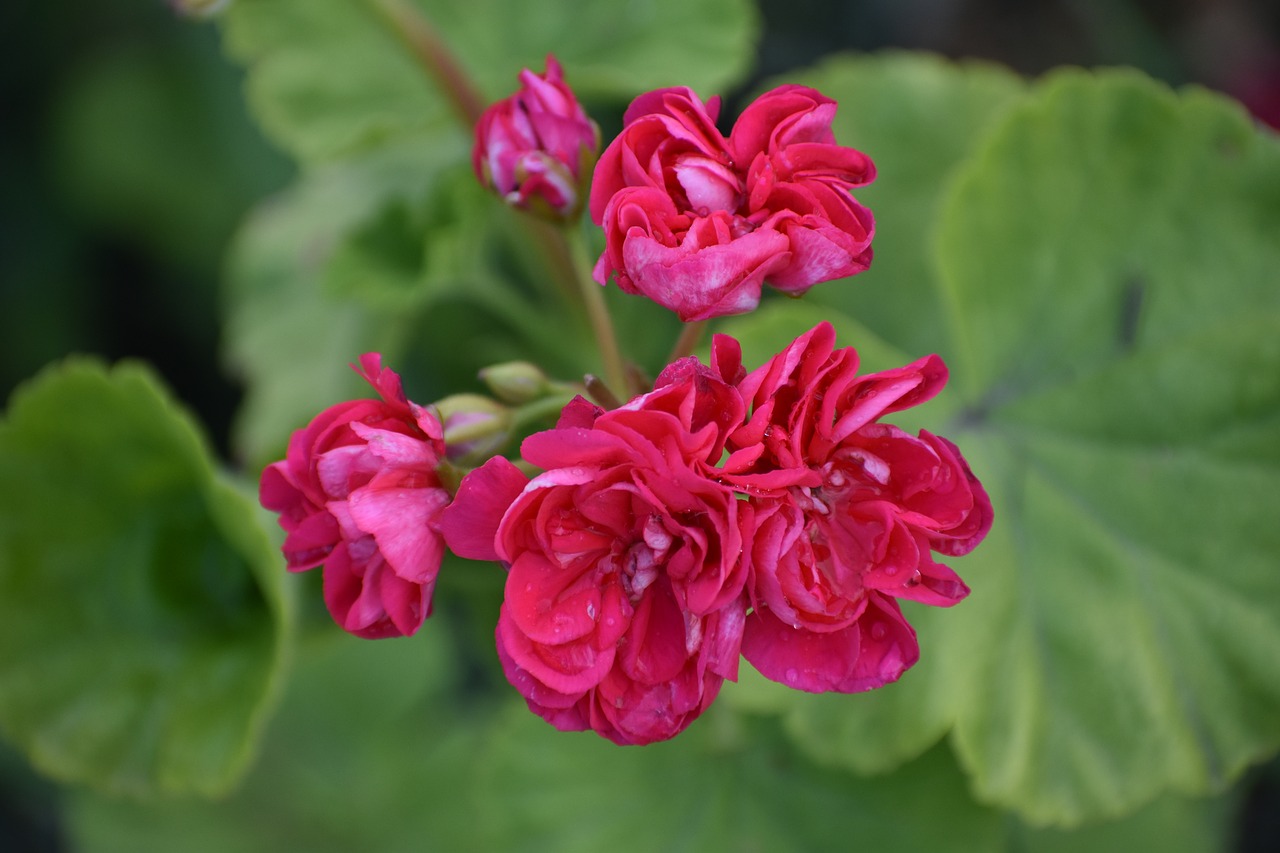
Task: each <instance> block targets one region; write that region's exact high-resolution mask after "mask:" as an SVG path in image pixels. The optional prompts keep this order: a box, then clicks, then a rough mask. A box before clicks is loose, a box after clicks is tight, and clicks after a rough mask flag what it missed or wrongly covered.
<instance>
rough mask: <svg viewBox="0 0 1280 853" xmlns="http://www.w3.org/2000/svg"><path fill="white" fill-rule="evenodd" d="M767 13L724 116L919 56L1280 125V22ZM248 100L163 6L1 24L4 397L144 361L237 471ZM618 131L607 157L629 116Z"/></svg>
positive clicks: (1259, 829)
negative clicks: (235, 263) (1091, 81)
mask: <svg viewBox="0 0 1280 853" xmlns="http://www.w3.org/2000/svg"><path fill="white" fill-rule="evenodd" d="M760 10H761V14H762V17H763V37H762V40H761V42H760V44H759V50H758V57H757V62H756V65H755V69H754V72H753V74H752V75H751V78H750V79H749V80H748V81H747V82H745V83H744V84H742V85H741V86H740V87H739V88H738V89H737V90H736V91H734V92H726V93H724V94H725V95H726V100H727V104H726V110H725V113H726V114H728V115H733V114H736V112H737V108H738V105H739V104H740V103H741V102H742V100H743V98H745V97H746V96H747V95H748V93H750V92H752V91H753V90H754V89H756V88H758V86H759V83H760V81H761V80H763V79H766V78H771V77H774V76H776V75H777V74H779V73H781V72H785V71H787V70H789V69H793V68H797V67H802V66H807V65H810V64H812V63H813V62H814V61H816V60H817V59H818V58H820V57H822V56H824V55H826V54H829V53H833V52H836V51H841V50H850V49H853V50H864V51H870V50H876V49H879V48H884V47H903V48H915V49H925V50H931V51H937V52H939V53H942V54H944V55H947V56H951V57H981V58H987V59H991V60H995V61H997V62H999V63H1003V64H1005V65H1007V66H1009V67H1011V68H1012V69H1014V70H1015V71H1018V72H1021V73H1024V74H1028V75H1037V74H1040V73H1042V72H1044V71H1047V70H1049V69H1050V68H1053V67H1056V66H1059V65H1064V64H1076V65H1085V66H1098V65H1119V64H1124V65H1132V66H1136V67H1138V68H1141V69H1143V70H1145V71H1146V72H1148V73H1149V74H1152V75H1153V76H1156V77H1158V78H1161V79H1164V80H1166V81H1168V82H1170V83H1172V84H1183V83H1188V82H1198V83H1203V84H1205V85H1208V86H1210V87H1212V88H1215V89H1218V90H1220V91H1223V92H1226V93H1228V94H1231V95H1233V96H1235V97H1238V98H1240V99H1241V100H1242V101H1243V102H1244V103H1245V104H1246V105H1247V106H1249V107H1250V109H1252V110H1253V111H1254V114H1255V115H1256V116H1257V117H1258V119H1259V120H1260V121H1263V122H1266V123H1270V124H1271V125H1272V126H1280V8H1278V7H1277V6H1276V4H1271V3H1262V2H1255V3H1247V2H1211V1H1210V0H1202V2H1191V1H1190V0H1184V2H1173V3H1167V2H1157V1H1156V0H1142V2H1138V1H1137V0H1133V2H1108V0H1059V2H1044V3H1021V2H1014V0H906V1H905V2H893V0H878V2H819V0H762V2H761V3H760ZM242 85H243V75H242V72H241V70H240V69H239V68H237V67H236V66H235V65H233V64H232V63H230V62H228V61H227V60H226V59H225V58H224V56H223V54H222V47H221V43H220V39H219V36H218V33H217V31H216V29H215V26H213V25H210V24H207V23H201V22H198V21H193V20H190V19H187V18H184V17H182V16H180V15H178V14H176V13H175V12H174V10H173V9H171V8H170V6H169V5H167V4H166V3H164V2H161V0H154V2H147V1H146V0H134V2H125V0H115V2H111V0H106V2H103V0H98V2H88V0H47V2H35V0H12V1H11V2H8V3H5V4H4V5H3V7H0V123H2V125H3V130H2V131H0V134H2V135H0V144H2V145H3V148H2V149H0V391H2V392H3V395H4V397H5V398H7V397H8V395H9V393H10V392H11V390H12V389H13V388H14V387H15V386H16V385H17V384H18V383H20V382H21V381H23V380H24V379H26V378H28V377H30V376H31V375H33V374H34V373H36V372H37V371H38V370H39V369H40V368H41V367H42V366H43V365H45V364H47V363H49V362H51V361H53V360H55V359H58V358H60V357H61V356H63V355H65V354H67V353H71V352H84V353H95V354H99V355H102V356H104V357H105V358H107V359H110V360H115V359H118V358H121V357H125V356H135V357H140V358H143V359H146V360H148V361H149V362H151V363H152V364H153V365H154V366H155V367H156V369H157V370H158V372H159V373H160V374H161V375H162V376H163V377H164V379H166V380H167V382H168V384H169V386H170V387H171V388H172V389H173V391H174V393H175V394H176V395H177V396H178V397H179V398H181V400H182V401H183V402H185V403H186V404H187V405H188V406H189V407H190V408H191V409H193V410H194V411H195V412H196V413H197V414H198V415H199V417H200V419H201V420H202V421H203V422H204V424H205V425H206V426H207V428H208V429H209V432H210V434H211V436H212V438H213V441H214V444H215V446H216V448H217V449H218V450H219V452H220V453H222V454H223V455H224V456H226V455H228V453H229V451H228V448H229V434H230V428H231V423H232V418H233V415H234V413H235V410H236V407H237V405H238V403H239V401H240V399H241V394H242V389H241V388H240V387H239V386H238V385H237V382H236V379H235V377H232V376H229V375H227V373H226V372H225V371H224V370H223V369H222V367H221V365H222V364H223V363H224V362H223V361H222V356H221V355H220V354H219V349H218V347H219V330H220V325H219V323H220V307H219V306H220V300H219V292H218V287H219V283H220V281H221V278H222V271H223V263H224V257H225V252H226V249H227V246H228V243H229V241H230V240H231V239H232V236H233V234H234V233H235V231H236V228H237V226H238V225H239V223H240V222H241V220H242V219H243V217H244V216H245V215H246V213H247V212H248V211H249V210H250V209H251V208H252V207H253V206H254V205H255V204H256V203H257V202H258V201H260V200H261V199H263V198H266V197H268V196H270V195H271V194H272V193H273V192H276V191H278V190H281V189H282V188H284V187H286V186H287V185H288V184H289V182H290V181H291V179H292V178H293V176H294V172H295V166H294V165H293V163H292V161H291V159H290V158H289V157H287V156H285V155H284V154H282V153H280V152H279V151H277V150H275V149H274V148H273V147H272V145H270V144H269V143H268V142H267V141H266V140H265V139H264V138H263V136H262V134H261V132H260V131H259V130H258V129H257V127H256V126H255V125H254V123H253V122H252V121H251V120H250V118H249V117H248V114H247V111H246V107H245V103H244V96H243V93H242V89H241V87H242ZM704 94H708V95H709V94H711V93H704ZM602 119H603V121H604V123H605V125H606V126H605V128H604V130H605V135H606V138H608V136H609V134H610V133H611V132H612V131H613V130H615V129H616V122H617V117H616V116H614V117H613V122H614V126H613V127H609V126H608V122H609V117H607V116H606V117H602ZM229 461H230V462H231V463H232V464H233V465H234V464H236V460H229ZM480 633H482V632H480ZM343 653H345V652H343ZM460 680H461V681H462V682H465V678H461V677H460ZM437 784H438V783H437ZM1242 791H1243V793H1242V795H1241V796H1242V797H1243V800H1242V805H1241V806H1240V808H1239V812H1238V818H1237V822H1238V829H1237V833H1236V849H1238V850H1241V851H1249V853H1263V851H1271V850H1275V849H1280V817H1278V815H1280V774H1278V773H1277V772H1276V770H1275V767H1274V765H1273V766H1272V767H1271V768H1270V769H1269V770H1261V771H1258V772H1255V773H1253V774H1251V776H1250V777H1249V779H1248V780H1247V782H1246V784H1245V785H1244V786H1243V788H1242ZM64 849H72V848H71V847H70V842H69V840H68V837H67V834H66V832H65V830H64V828H63V824H62V821H61V819H60V799H59V793H58V791H57V789H56V788H55V787H54V786H52V785H51V784H49V783H46V782H43V781H41V780H40V779H39V778H37V777H36V776H35V775H33V774H32V773H31V772H30V771H29V770H28V769H27V768H26V765H25V762H24V760H23V759H22V758H21V757H20V756H18V755H17V754H15V753H12V752H10V751H8V748H7V747H5V746H4V745H3V744H0V850H15V851H24V850H31V851H55V850H64ZM228 849H229V848H228ZM1029 849H1034V848H1029Z"/></svg>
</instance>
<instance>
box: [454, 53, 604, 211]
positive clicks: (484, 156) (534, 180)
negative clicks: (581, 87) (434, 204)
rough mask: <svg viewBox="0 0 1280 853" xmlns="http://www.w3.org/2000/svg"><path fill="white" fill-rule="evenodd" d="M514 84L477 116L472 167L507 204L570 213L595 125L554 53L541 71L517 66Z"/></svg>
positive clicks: (595, 139) (577, 204) (577, 205)
mask: <svg viewBox="0 0 1280 853" xmlns="http://www.w3.org/2000/svg"><path fill="white" fill-rule="evenodd" d="M520 84H521V87H520V91H518V92H516V93H515V94H514V95H512V96H510V97H509V98H505V99H503V100H501V101H498V102H497V103H496V104H494V105H493V106H491V107H489V109H487V110H485V112H484V115H482V116H481V117H480V121H479V123H478V124H477V125H476V142H475V148H474V149H473V150H472V154H471V164H472V167H473V168H474V169H475V172H476V175H477V176H478V177H479V178H480V180H481V182H482V183H484V184H485V186H487V187H490V188H492V189H493V190H494V191H495V192H497V193H498V195H500V196H502V197H503V199H505V200H506V202H507V203H508V204H510V205H512V206H513V207H518V208H528V209H532V210H534V211H536V212H538V213H542V214H544V215H548V216H551V217H552V218H560V219H570V218H572V217H575V216H577V215H578V212H579V211H580V210H581V209H582V206H581V193H580V189H579V188H580V185H581V181H582V178H583V175H584V173H586V172H587V171H588V170H589V169H590V168H591V161H592V158H594V157H595V154H596V152H597V151H598V150H599V148H600V130H599V128H597V127H596V125H595V122H593V121H592V120H591V119H590V118H588V117H587V114H586V111H584V110H583V109H582V105H581V104H579V103H578V99H577V98H576V97H574V94H573V90H572V89H570V88H569V85H568V84H567V83H565V82H564V74H563V72H562V71H561V69H560V63H558V62H556V59H555V57H554V56H548V57H547V71H546V73H545V74H542V75H538V74H534V73H533V72H532V71H530V70H529V69H527V68H526V69H525V70H524V71H521V72H520Z"/></svg>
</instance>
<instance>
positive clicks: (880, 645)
mask: <svg viewBox="0 0 1280 853" xmlns="http://www.w3.org/2000/svg"><path fill="white" fill-rule="evenodd" d="M834 341H835V331H834V330H833V329H832V328H831V326H830V325H829V324H826V323H823V324H820V325H819V326H817V327H815V328H814V329H812V330H811V331H809V332H808V333H806V334H804V335H802V336H801V337H799V338H797V339H796V340H795V341H794V342H793V343H792V344H791V345H790V346H789V347H787V349H785V350H784V351H783V352H781V353H779V354H778V355H777V356H775V357H774V358H773V359H771V360H770V361H769V362H767V363H766V364H764V365H763V366H762V367H760V368H759V369H758V370H756V371H754V372H752V373H751V374H750V375H748V376H746V377H745V378H744V379H742V380H741V381H740V382H739V383H738V386H737V387H738V390H739V391H740V392H741V393H742V395H743V397H744V398H745V399H747V400H748V401H749V403H750V406H751V412H750V415H749V416H748V418H747V421H746V423H745V424H744V425H743V426H742V427H740V428H739V429H737V430H735V431H734V432H733V433H732V434H731V435H730V437H729V440H728V445H727V446H728V449H729V451H730V455H729V457H728V458H727V459H726V462H725V469H726V472H727V473H726V480H727V481H728V482H731V483H734V484H736V485H737V486H738V487H739V488H742V489H744V490H745V491H746V492H747V493H748V494H749V495H751V498H750V500H751V503H752V504H753V506H754V507H755V509H756V520H757V528H756V533H755V537H754V539H753V543H752V552H751V563H752V570H753V573H752V583H751V587H750V589H751V595H752V601H753V608H754V609H753V611H752V613H751V615H750V616H748V618H747V627H746V631H745V634H744V638H743V646H742V649H743V654H744V656H745V657H746V658H747V660H749V661H750V662H751V663H752V665H754V666H755V667H756V668H757V669H759V670H760V672H762V673H763V674H764V675H765V676H767V677H769V678H771V679H774V680H776V681H780V682H782V683H784V684H788V685H790V686H792V687H796V688H799V689H802V690H808V691H813V692H821V691H828V690H834V691H841V692H851V691H858V690H868V689H871V688H874V687H878V686H880V685H883V684H886V683H888V682H891V681H894V680H896V679H897V678H898V677H899V676H900V675H901V674H902V673H903V672H904V671H905V670H906V669H907V668H908V667H910V666H911V665H912V664H913V663H914V662H915V661H916V659H917V658H918V657H919V649H918V646H917V644H916V639H915V632H914V631H913V630H912V629H911V626H910V625H908V624H907V621H906V620H905V619H904V618H903V616H902V613H901V611H900V609H899V607H898V604H897V601H896V599H902V598H905V599H910V600H914V601H919V602H923V603H925V604H932V605H937V606H943V607H945V606H949V605H951V604H954V603H955V602H957V601H959V600H960V599H962V598H964V597H965V596H966V595H967V594H968V592H969V589H968V587H967V586H965V584H964V583H963V582H962V581H961V580H960V578H959V577H958V576H957V575H956V574H955V572H954V571H952V570H951V569H950V568H948V567H947V566H945V565H943V564H941V563H938V562H937V561H935V560H934V559H933V557H932V555H931V551H936V552H939V553H942V554H947V555H953V556H954V555H960V554H964V553H967V552H968V551H970V550H972V549H973V548H974V547H975V546H976V545H977V544H978V543H979V542H980V541H981V540H982V538H983V537H984V536H985V535H986V533H987V531H988V529H989V528H990V526H991V517H992V513H991V503H990V501H989V500H988V498H987V495H986V493H985V491H983V489H982V486H981V484H980V483H979V482H978V481H977V479H976V478H975V477H974V476H973V473H972V472H971V471H970V470H969V466H968V465H967V463H966V462H965V461H964V459H963V457H962V456H961V455H960V452H959V450H957V449H956V447H955V445H953V444H952V443H951V442H949V441H947V440H946V439H944V438H940V437H938V436H935V435H933V434H931V433H929V432H925V431H922V432H921V433H920V434H919V435H918V436H911V435H908V434H907V433H905V432H903V431H902V430H900V429H898V428H897V427H894V426H890V425H887V424H881V423H878V419H879V418H880V417H881V416H882V415H885V414H888V413H890V412H894V411H899V410H901V409H905V408H909V407H911V406H915V405H918V404H920V403H923V402H925V401H926V400H928V399H929V398H931V397H932V396H933V395H934V394H936V393H937V392H938V391H939V390H941V388H942V386H943V384H945V382H946V379H947V372H946V368H945V366H944V365H943V363H942V361H941V359H939V358H938V357H937V356H929V357H927V358H924V359H920V360H919V361H916V362H913V363H912V364H909V365H907V366H906V367H902V368H898V369H896V370H888V371H884V372H881V373H873V374H868V375H865V376H858V375H857V367H858V359H857V354H856V353H855V352H854V350H853V349H852V348H845V349H841V350H835V349H834V348H833V344H834ZM715 346H716V347H717V348H718V349H720V350H727V352H725V353H724V354H723V355H722V356H721V357H720V361H721V363H724V364H733V363H734V361H735V355H734V350H736V342H734V341H732V340H731V339H725V338H723V337H721V338H719V339H717V341H716V344H715Z"/></svg>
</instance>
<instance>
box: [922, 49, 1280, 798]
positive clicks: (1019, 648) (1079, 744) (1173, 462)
mask: <svg viewBox="0 0 1280 853" xmlns="http://www.w3.org/2000/svg"><path fill="white" fill-rule="evenodd" d="M1276 234H1280V144H1278V143H1277V140H1276V139H1275V138H1274V137H1273V136H1270V135H1267V134H1265V133H1263V132H1261V131H1259V130H1258V129H1256V128H1255V127H1253V126H1252V125H1251V123H1250V122H1249V120H1248V119H1247V117H1246V116H1245V115H1244V114H1243V112H1242V111H1241V110H1240V109H1239V108H1238V107H1236V106H1235V105H1232V104H1230V103H1229V102H1227V101H1225V100H1222V99H1219V98H1216V97H1214V96H1210V95H1208V94H1207V93H1204V92H1200V91H1190V92H1186V93H1183V94H1181V95H1175V94H1174V93H1172V92H1170V91H1168V90H1167V89H1164V88H1162V87H1161V86H1159V85H1158V84H1155V83H1153V82H1151V81H1149V80H1147V79H1145V78H1143V77H1141V76H1140V75H1138V74H1136V73H1130V72H1104V73H1098V74H1085V73H1083V72H1063V73H1060V74H1057V75H1054V76H1053V77H1051V78H1050V79H1048V80H1047V81H1045V82H1044V83H1042V84H1041V85H1040V86H1039V87H1038V91H1037V92H1036V94H1035V96H1034V97H1032V98H1031V99H1029V100H1028V101H1026V102H1024V103H1022V104H1020V105H1019V106H1016V107H1015V108H1014V109H1013V110H1012V112H1011V113H1010V115H1009V117H1008V119H1007V121H1005V122H1004V123H1003V125H1002V126H1001V127H999V128H998V129H997V130H996V131H995V132H993V134H992V135H991V136H990V138H989V139H988V140H987V141H986V142H985V143H984V144H983V145H982V146H981V148H980V150H979V151H978V153H977V154H976V155H975V156H974V158H973V159H972V160H971V161H970V162H969V163H968V164H967V165H966V166H965V168H964V170H963V172H962V173H961V174H959V175H958V176H957V178H956V181H955V184H954V186H953V190H952V192H951V194H950V197H949V199H948V200H947V205H946V209H945V212H944V215H943V220H942V226H941V231H940V237H939V242H938V263H939V268H940V269H941V271H942V276H943V280H944V282H945V285H946V292H947V294H948V296H949V299H950V304H951V306H952V308H953V310H954V317H955V323H954V326H953V334H952V336H951V340H952V341H954V343H955V351H954V353H949V354H948V355H949V361H950V363H951V366H952V370H953V381H954V385H955V387H956V388H957V389H958V391H959V393H960V394H961V397H962V399H963V400H964V402H965V407H966V410H965V412H964V413H963V414H962V415H961V417H960V418H959V419H958V420H957V421H956V423H955V425H954V429H951V430H950V431H948V430H943V432H944V434H948V435H951V434H952V432H954V433H955V435H952V437H953V438H955V439H956V440H957V441H958V443H959V444H960V446H961V448H962V449H963V450H964V452H965V454H966V455H967V456H968V457H969V459H970V462H971V463H972V464H973V467H974V470H975V471H976V472H977V474H978V475H979V476H980V477H981V478H982V479H983V482H984V483H985V484H986V485H987V487H988V489H989V490H990V492H991V497H992V503H993V504H994V506H995V508H996V525H995V528H994V529H993V533H992V536H991V537H990V539H988V541H987V542H986V543H985V544H984V545H983V546H982V547H981V548H980V549H979V550H978V551H976V552H975V553H974V554H973V555H972V556H970V557H966V558H965V559H964V560H963V561H961V568H960V571H961V574H962V575H963V576H964V577H965V579H966V580H967V581H968V582H969V584H970V585H971V586H972V587H973V589H974V593H973V595H972V596H971V597H970V599H969V600H968V601H966V602H964V603H963V604H962V605H961V606H960V607H958V608H956V609H955V611H954V612H953V613H952V614H950V617H951V618H948V619H947V620H946V621H945V623H944V625H943V637H944V639H943V645H944V647H945V648H946V649H947V653H946V654H945V655H944V657H945V665H944V669H945V672H946V674H945V676H944V678H945V679H946V682H947V684H948V685H949V687H950V689H951V690H952V691H953V695H954V696H955V703H956V704H955V717H956V729H955V736H954V743H955V746H956V748H957V749H958V751H959V754H960V757H961V759H962V763H963V764H964V765H965V766H966V767H967V768H968V769H969V770H970V772H972V773H973V775H974V781H975V785H976V790H977V792H978V794H979V796H980V797H981V798H982V799H984V800H986V801H990V802H993V803H998V804H1000V805H1003V806H1006V807H1010V808H1013V809H1016V810H1017V811H1018V812H1019V813H1021V814H1022V815H1023V816H1024V817H1025V818H1026V819H1027V820H1029V821H1032V822H1036V823H1043V822H1056V823H1075V822H1079V821H1082V820H1086V819H1095V818H1100V817H1103V816H1107V815H1117V814H1122V813H1124V812H1126V811H1129V810H1132V809H1134V808H1136V807H1137V806H1138V805H1140V804H1141V803H1144V802H1146V801H1148V800H1150V799H1151V798H1152V797H1154V796H1155V795H1156V794H1158V793H1160V792H1162V791H1166V790H1174V791H1180V792H1185V793H1202V792H1206V791H1212V790H1217V789H1221V788H1222V787H1224V786H1225V785H1226V784H1227V783H1228V782H1230V781H1231V780H1233V779H1235V778H1236V777H1238V775H1239V774H1240V772H1241V771H1242V769H1243V768H1244V767H1245V766H1246V765H1248V764H1249V763H1251V762H1255V761H1258V760H1260V759H1262V758H1264V757H1266V756H1267V755H1269V754H1271V753H1273V752H1274V751H1275V750H1276V748H1277V746H1278V745H1280V575H1278V574H1277V573H1276V571H1275V566H1276V555H1277V554H1280V524H1277V521H1280V515H1278V511H1277V504H1276V500H1275V497H1276V495H1278V494H1280V465H1277V451H1276V448H1277V447H1280V343H1278V341H1280V289H1277V288H1276V286H1275V284H1276V273H1275V271H1276V269H1277V268H1280V242H1278V241H1277V240H1276V239H1275V235H1276Z"/></svg>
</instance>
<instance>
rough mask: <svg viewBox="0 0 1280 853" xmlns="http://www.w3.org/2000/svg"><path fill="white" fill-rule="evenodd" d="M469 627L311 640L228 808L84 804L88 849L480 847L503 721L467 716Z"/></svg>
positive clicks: (95, 800)
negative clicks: (455, 635)
mask: <svg viewBox="0 0 1280 853" xmlns="http://www.w3.org/2000/svg"><path fill="white" fill-rule="evenodd" d="M463 568H464V569H465V568H466V567H463ZM441 617H444V618H441ZM455 629H456V626H455V625H451V624H450V623H449V622H448V621H447V616H444V614H437V615H436V616H435V617H433V618H432V619H430V620H428V621H427V624H426V625H425V626H424V627H423V629H422V631H421V632H420V633H419V634H418V635H417V636H416V637H414V638H412V639H395V640H379V641H377V642H371V641H367V640H360V639H356V638H354V637H350V636H348V635H345V634H342V633H341V632H339V631H338V630H337V629H336V628H333V627H332V626H330V629H329V630H327V631H325V632H323V633H317V634H316V635H315V636H313V637H311V638H310V639H309V640H308V641H305V642H301V643H299V648H298V657H297V663H296V665H295V667H294V675H293V678H291V679H290V683H289V686H288V689H287V691H286V693H285V696H284V699H283V701H282V702H281V705H280V709H279V713H278V714H277V715H276V716H275V718H274V720H273V722H272V725H271V727H270V729H269V733H268V735H269V736H268V738H267V739H266V743H265V745H264V748H263V751H262V756H261V758H260V759H259V761H258V762H257V764H255V766H254V768H253V770H252V772H251V773H250V774H249V775H248V777H247V778H246V779H245V781H244V784H243V785H242V786H241V788H240V789H239V790H237V791H236V792H235V793H234V794H233V795H231V796H230V797H228V798H226V799H224V800H221V801H218V802H202V801H194V800H186V801H180V802H170V803H163V804H147V803H130V802H122V801H120V800H118V799H112V798H108V797H102V796H97V795H78V796H75V797H73V798H71V800H70V803H69V808H68V818H69V820H68V823H69V826H70V834H71V836H72V838H73V839H74V840H75V842H76V849H77V850H82V851H85V853H107V851H129V853H170V851H175V850H181V851H183V853H205V852H206V851H207V853H223V851H231V850H234V851H237V853H275V851H280V850H307V851H310V853H327V852H328V851H333V853H347V851H352V850H376V851H379V853H398V851H406V853H408V851H418V850H475V849H478V848H476V847H475V846H474V844H472V843H471V839H472V838H473V837H474V833H475V830H474V828H473V827H472V822H473V820H474V815H473V810H472V809H471V808H470V807H469V805H468V804H467V803H466V802H465V801H460V797H465V793H466V790H467V782H468V778H469V777H468V774H469V767H470V765H471V762H472V760H473V758H474V755H475V754H476V753H477V752H478V750H479V745H478V742H477V739H478V737H479V736H480V735H481V734H482V733H483V732H484V728H483V721H485V720H487V719H488V716H489V715H487V714H483V713H481V714H476V713H470V714H465V715H464V714H462V713H459V710H458V709H459V707H460V706H459V704H458V703H457V702H456V696H457V695H458V694H459V693H460V692H461V690H462V685H461V684H460V683H459V678H458V675H459V673H458V666H457V664H456V653H455V644H454V643H453V642H452V641H451V637H450V631H451V630H455Z"/></svg>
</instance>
